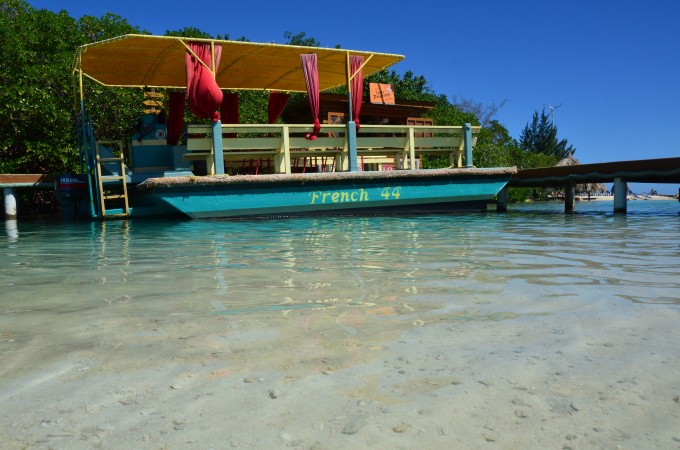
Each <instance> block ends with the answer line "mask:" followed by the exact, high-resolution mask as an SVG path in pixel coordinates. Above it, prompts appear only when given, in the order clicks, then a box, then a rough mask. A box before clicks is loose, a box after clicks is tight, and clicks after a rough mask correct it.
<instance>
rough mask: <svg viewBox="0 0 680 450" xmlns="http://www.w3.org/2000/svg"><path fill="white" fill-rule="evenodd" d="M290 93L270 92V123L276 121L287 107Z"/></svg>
mask: <svg viewBox="0 0 680 450" xmlns="http://www.w3.org/2000/svg"><path fill="white" fill-rule="evenodd" d="M289 98H290V94H283V93H281V92H272V93H270V94H269V105H268V106H267V116H268V121H269V123H276V121H277V120H279V117H281V114H282V113H283V108H285V107H286V103H288V99H289Z"/></svg>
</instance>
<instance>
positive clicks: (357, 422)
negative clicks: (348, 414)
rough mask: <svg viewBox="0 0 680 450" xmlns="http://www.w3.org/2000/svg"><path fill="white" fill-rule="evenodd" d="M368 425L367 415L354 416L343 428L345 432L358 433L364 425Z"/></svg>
mask: <svg viewBox="0 0 680 450" xmlns="http://www.w3.org/2000/svg"><path fill="white" fill-rule="evenodd" d="M365 426H366V417H365V416H361V415H360V416H354V417H352V418H351V419H350V421H349V422H347V424H346V425H345V427H344V428H343V429H342V433H343V434H356V433H358V432H359V430H361V429H362V428H363V427H365Z"/></svg>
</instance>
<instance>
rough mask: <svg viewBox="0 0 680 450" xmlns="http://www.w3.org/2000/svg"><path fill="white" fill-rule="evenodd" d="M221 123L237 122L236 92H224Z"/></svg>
mask: <svg viewBox="0 0 680 450" xmlns="http://www.w3.org/2000/svg"><path fill="white" fill-rule="evenodd" d="M220 111H221V112H222V121H223V122H224V123H239V122H238V94H237V93H236V92H225V93H224V98H223V99H222V106H221V107H220Z"/></svg>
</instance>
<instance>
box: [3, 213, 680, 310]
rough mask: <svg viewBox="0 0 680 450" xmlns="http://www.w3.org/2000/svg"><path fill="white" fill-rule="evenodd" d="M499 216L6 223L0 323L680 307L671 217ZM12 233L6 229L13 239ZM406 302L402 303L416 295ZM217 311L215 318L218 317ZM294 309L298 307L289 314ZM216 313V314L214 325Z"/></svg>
mask: <svg viewBox="0 0 680 450" xmlns="http://www.w3.org/2000/svg"><path fill="white" fill-rule="evenodd" d="M510 209H511V211H510V212H509V213H507V214H496V213H493V212H491V213H487V214H456V215H435V216H427V217H413V216H404V217H371V218H362V217H346V218H299V219H286V220H256V221H178V222H167V221H133V222H129V223H127V222H108V223H68V222H65V223H56V222H51V223H44V222H35V221H19V222H18V224H15V223H11V222H7V223H6V230H5V231H6V232H5V234H4V235H2V236H1V237H0V289H1V290H2V291H1V292H2V295H1V298H2V300H1V309H2V310H4V311H7V310H12V309H14V308H38V309H42V308H48V309H49V310H50V311H52V312H55V313H57V312H60V311H64V310H71V309H74V308H75V309H77V308H102V307H104V306H105V305H106V304H108V303H111V302H120V301H126V302H134V303H138V304H139V305H140V308H143V309H145V310H147V309H148V310H153V309H154V308H163V305H164V303H166V302H167V301H168V299H182V302H180V303H179V305H178V304H177V303H174V304H173V305H174V306H173V307H175V308H180V309H181V308H187V309H191V310H192V311H193V310H194V308H198V309H199V310H200V309H206V310H207V311H211V312H213V313H215V312H218V313H220V314H227V313H239V312H242V313H246V312H249V311H250V310H252V311H257V310H258V309H262V308H264V309H267V308H278V307H280V306H278V305H286V304H291V303H292V304H294V305H297V306H296V307H299V308H301V307H306V306H304V305H310V304H317V303H319V302H327V303H328V302H341V303H346V304H347V303H357V302H371V303H374V304H377V305H381V304H383V303H384V302H385V301H386V300H384V298H389V299H390V300H388V302H390V304H391V303H393V302H394V297H395V296H396V297H398V298H399V299H400V300H408V301H413V299H414V298H415V299H416V300H418V301H421V300H423V299H429V300H433V301H435V302H437V303H439V302H441V301H445V302H446V301H449V300H447V299H443V298H441V296H446V295H447V294H450V293H466V294H474V295H479V296H483V297H484V298H485V300H486V301H489V302H490V303H491V304H494V305H499V306H500V305H502V309H504V310H510V311H512V310H513V308H512V304H508V298H507V297H506V293H507V290H508V289H513V290H516V289H519V291H521V292H522V295H529V293H528V292H523V291H522V290H523V289H528V290H530V292H531V297H532V298H533V299H534V301H540V299H541V298H542V297H544V296H546V295H549V294H551V293H552V292H553V291H559V292H560V295H561V296H569V295H573V296H577V297H578V296H590V295H592V294H593V292H595V291H598V292H602V293H603V294H604V293H606V295H607V296H610V297H615V298H619V299H621V300H625V301H633V302H642V303H666V304H680V277H679V276H678V275H680V241H679V240H678V236H680V216H678V211H679V210H680V203H678V202H673V201H668V202H665V201H644V202H643V201H637V202H630V204H629V213H628V214H627V215H625V216H622V215H614V214H612V213H611V203H610V202H591V203H588V204H584V203H580V204H577V212H576V213H575V214H570V215H565V214H562V213H561V210H562V205H561V204H559V203H544V204H527V205H511V208H510ZM14 226H16V229H15V228H14ZM416 292H417V294H414V293H416ZM216 301H217V302H221V304H222V306H220V305H218V304H217V303H212V302H216ZM301 305H302V306H301ZM217 309H220V310H221V311H216V310H217Z"/></svg>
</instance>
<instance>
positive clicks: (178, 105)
mask: <svg viewBox="0 0 680 450" xmlns="http://www.w3.org/2000/svg"><path fill="white" fill-rule="evenodd" d="M185 103H186V95H185V94H184V92H170V99H169V101H168V123H167V126H168V145H177V141H179V137H180V135H181V134H182V128H183V126H184V105H185Z"/></svg>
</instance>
